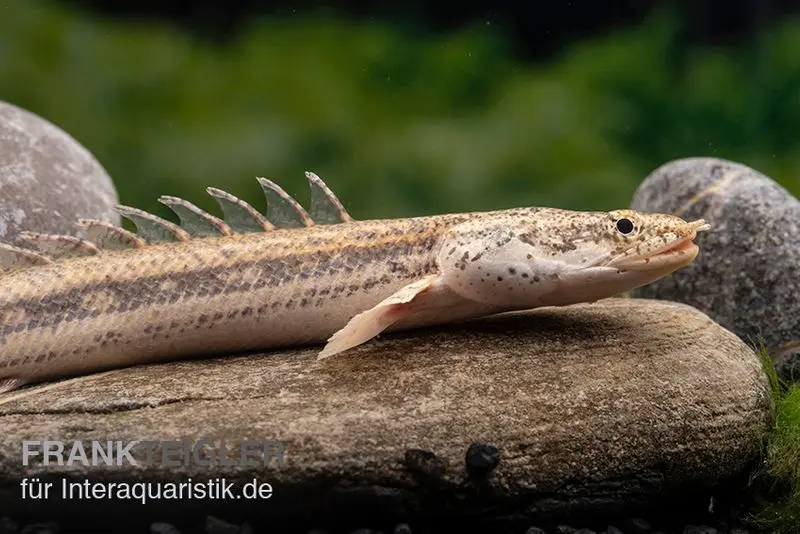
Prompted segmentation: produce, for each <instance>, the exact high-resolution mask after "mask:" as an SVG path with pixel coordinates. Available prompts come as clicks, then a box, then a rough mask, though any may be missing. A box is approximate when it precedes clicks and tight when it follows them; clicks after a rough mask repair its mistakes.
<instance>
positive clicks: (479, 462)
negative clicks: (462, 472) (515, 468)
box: [466, 443, 500, 477]
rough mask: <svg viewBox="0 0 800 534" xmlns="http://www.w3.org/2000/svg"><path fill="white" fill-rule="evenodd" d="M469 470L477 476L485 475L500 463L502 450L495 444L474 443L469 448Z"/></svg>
mask: <svg viewBox="0 0 800 534" xmlns="http://www.w3.org/2000/svg"><path fill="white" fill-rule="evenodd" d="M466 461H467V471H468V472H469V473H470V474H471V475H473V476H477V477H485V476H486V475H488V474H489V473H490V472H491V471H492V469H494V468H495V467H497V464H499V463H500V451H499V450H498V449H497V447H495V446H494V445H488V444H486V443H473V444H472V445H470V446H469V449H467V457H466Z"/></svg>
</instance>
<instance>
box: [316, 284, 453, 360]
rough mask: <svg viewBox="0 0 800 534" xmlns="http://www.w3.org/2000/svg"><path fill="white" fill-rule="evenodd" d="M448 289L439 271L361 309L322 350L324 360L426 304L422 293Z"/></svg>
mask: <svg viewBox="0 0 800 534" xmlns="http://www.w3.org/2000/svg"><path fill="white" fill-rule="evenodd" d="M437 290H439V291H441V290H445V291H446V288H445V286H444V285H443V284H442V283H441V281H440V277H439V275H433V276H428V277H425V278H422V279H420V280H417V281H416V282H413V283H411V284H408V285H407V286H405V287H403V288H401V289H400V290H398V291H397V292H396V293H394V294H392V295H391V296H390V297H387V298H386V299H384V300H383V301H381V302H380V303H379V304H377V305H376V306H374V307H372V308H370V309H368V310H366V311H364V312H361V313H359V314H358V315H356V316H354V317H353V318H352V319H350V322H348V323H347V325H346V326H345V327H344V328H342V329H341V330H339V331H338V332H336V333H335V334H333V336H331V337H330V339H328V344H327V345H325V348H324V349H322V352H320V353H319V356H317V359H319V360H322V359H324V358H327V357H329V356H333V355H334V354H338V353H340V352H342V351H345V350H347V349H351V348H353V347H356V346H358V345H361V344H362V343H364V342H366V341H369V340H370V339H372V338H373V337H375V336H377V335H378V334H380V333H381V332H383V331H384V330H386V329H387V328H388V327H390V326H391V325H393V324H394V323H396V322H398V321H400V320H401V319H406V318H408V317H410V316H412V315H413V314H414V313H416V312H417V311H419V310H420V308H421V307H423V306H424V302H423V301H424V300H425V299H423V297H424V296H425V295H430V294H432V293H435V292H436V291H437Z"/></svg>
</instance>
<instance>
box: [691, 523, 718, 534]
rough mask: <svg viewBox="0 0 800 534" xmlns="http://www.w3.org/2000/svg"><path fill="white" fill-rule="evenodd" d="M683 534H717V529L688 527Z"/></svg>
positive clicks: (703, 526)
mask: <svg viewBox="0 0 800 534" xmlns="http://www.w3.org/2000/svg"><path fill="white" fill-rule="evenodd" d="M683 534H717V529H715V528H713V527H708V526H706V525H700V526H696V525H686V526H685V527H684V529H683Z"/></svg>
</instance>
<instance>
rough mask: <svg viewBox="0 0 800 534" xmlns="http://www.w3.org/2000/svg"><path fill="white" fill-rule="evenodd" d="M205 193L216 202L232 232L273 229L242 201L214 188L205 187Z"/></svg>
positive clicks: (252, 208)
mask: <svg viewBox="0 0 800 534" xmlns="http://www.w3.org/2000/svg"><path fill="white" fill-rule="evenodd" d="M206 191H207V192H208V194H209V195H211V196H212V197H214V200H216V201H217V204H219V207H220V209H221V210H222V213H223V214H224V216H225V222H226V223H227V224H228V225H229V226H230V227H231V228H232V229H233V231H235V232H245V233H249V232H268V231H270V230H274V229H275V226H274V225H273V224H272V223H271V222H269V220H268V219H267V218H266V217H264V216H263V215H261V213H259V211H258V210H257V209H255V208H254V207H253V206H251V205H250V204H248V203H247V202H245V201H244V200H242V199H240V198H237V197H235V196H233V195H231V194H230V193H228V192H227V191H223V190H222V189H217V188H216V187H207V188H206Z"/></svg>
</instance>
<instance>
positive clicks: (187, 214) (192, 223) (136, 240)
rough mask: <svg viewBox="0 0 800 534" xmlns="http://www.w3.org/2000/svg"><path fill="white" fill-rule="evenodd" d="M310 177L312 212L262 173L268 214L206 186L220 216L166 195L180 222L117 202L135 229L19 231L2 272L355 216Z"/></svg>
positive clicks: (90, 224) (97, 225) (101, 224)
mask: <svg viewBox="0 0 800 534" xmlns="http://www.w3.org/2000/svg"><path fill="white" fill-rule="evenodd" d="M306 178H308V182H309V185H310V186H311V202H310V209H309V211H308V212H307V211H306V210H305V209H303V207H302V206H301V205H300V204H299V203H298V202H297V201H296V200H295V199H293V198H292V197H291V196H289V194H288V193H286V191H284V190H283V189H282V188H281V187H280V186H279V185H277V184H276V183H275V182H273V181H271V180H267V179H266V178H258V183H259V184H260V185H261V188H262V189H263V191H264V194H265V196H266V198H267V216H266V217H265V216H264V215H262V214H261V213H260V212H259V211H258V210H257V209H255V208H254V207H253V206H251V205H250V204H248V203H247V202H245V201H244V200H242V199H240V198H237V197H235V196H233V195H231V194H230V193H227V192H225V191H223V190H221V189H217V188H215V187H208V188H206V191H207V192H208V194H209V195H211V196H212V197H214V200H216V201H217V204H219V207H220V209H221V210H222V213H223V218H222V219H220V218H219V217H216V216H214V215H212V214H210V213H208V212H206V211H204V210H202V209H200V208H199V207H197V206H195V205H194V204H192V203H191V202H189V201H187V200H184V199H182V198H177V197H171V196H162V197H160V198H159V199H158V201H159V202H161V203H162V204H164V205H166V206H168V207H169V208H170V209H171V210H172V211H173V212H175V214H176V215H177V216H178V219H179V220H180V224H175V223H173V222H170V221H167V220H166V219H162V218H161V217H158V216H156V215H153V214H152V213H147V212H146V211H142V210H140V209H137V208H132V207H130V206H123V205H118V206H116V207H115V209H116V211H117V212H118V213H119V214H120V215H122V216H123V217H125V218H126V219H128V220H130V221H131V222H133V224H134V225H136V232H135V233H134V232H130V231H128V230H125V229H124V228H122V227H120V226H117V225H114V224H111V223H108V222H105V221H100V220H96V219H79V220H78V221H77V224H78V225H79V226H81V227H82V228H84V229H85V231H86V234H87V237H88V239H81V238H78V237H74V236H70V235H52V234H41V233H36V232H20V234H19V241H20V242H21V243H22V244H24V245H25V247H26V248H22V247H17V246H13V245H8V244H5V243H0V271H4V270H11V269H19V268H23V267H29V266H33V265H43V264H47V263H51V262H52V261H53V260H54V259H61V258H67V257H74V256H91V255H94V254H98V253H100V251H101V250H103V249H106V250H108V249H116V250H119V249H126V248H141V247H144V246H146V245H147V244H149V243H156V242H164V241H187V240H189V239H192V238H197V237H210V236H229V235H233V234H234V233H249V232H268V231H270V230H275V229H276V228H301V227H305V226H312V225H314V224H340V223H346V222H351V221H352V220H353V218H352V217H351V216H350V215H349V214H348V213H347V211H346V210H345V209H344V206H343V205H342V203H341V201H339V199H338V198H337V197H336V195H335V194H333V191H331V190H330V188H328V186H327V185H325V182H323V181H322V179H321V178H320V177H319V176H317V175H316V174H314V173H313V172H307V173H306ZM28 247H29V248H28Z"/></svg>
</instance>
